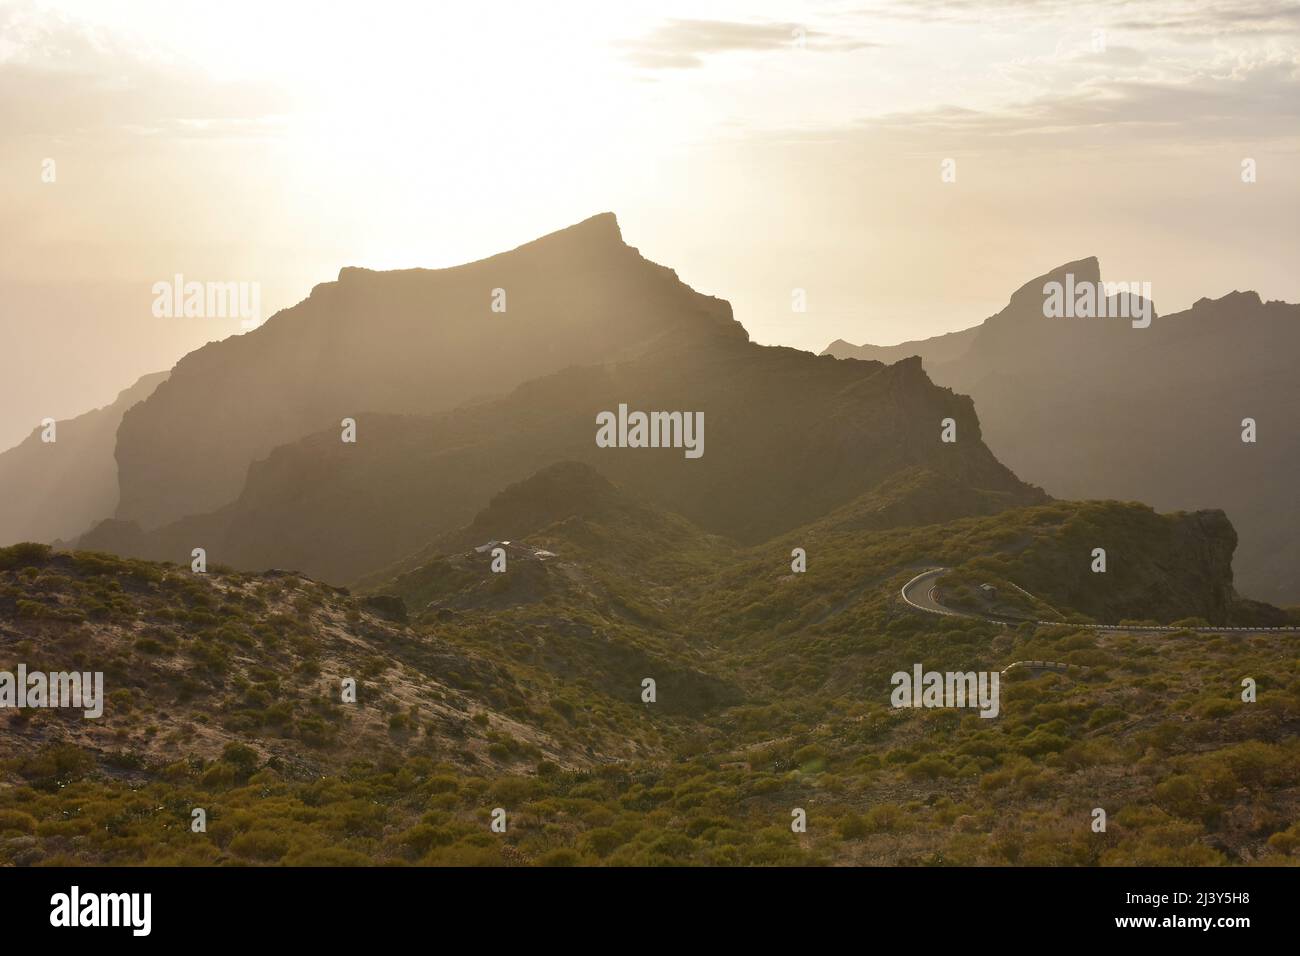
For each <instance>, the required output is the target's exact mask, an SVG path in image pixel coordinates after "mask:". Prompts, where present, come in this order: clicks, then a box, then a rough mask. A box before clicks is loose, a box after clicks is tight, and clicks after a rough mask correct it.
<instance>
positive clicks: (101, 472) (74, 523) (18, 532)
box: [0, 372, 168, 544]
mask: <svg viewBox="0 0 1300 956" xmlns="http://www.w3.org/2000/svg"><path fill="white" fill-rule="evenodd" d="M167 375H168V373H167V372H156V373H154V374H153V375H146V376H144V377H143V378H142V379H140V380H139V381H138V382H136V383H135V384H134V385H132V386H131V387H130V388H127V389H124V390H123V391H122V392H121V393H120V394H119V395H118V396H117V398H116V399H115V400H114V401H113V403H112V404H111V405H105V406H104V407H103V408H97V409H95V410H94V411H91V412H86V413H85V414H84V415H78V416H77V417H76V418H70V419H67V420H66V421H61V422H56V423H55V439H56V440H55V441H53V442H44V441H42V440H41V432H42V429H41V428H39V427H38V428H36V429H35V430H34V431H33V432H32V433H31V434H30V435H28V436H27V438H25V439H24V440H23V441H22V442H21V443H19V444H18V445H15V446H14V447H13V448H10V449H9V450H8V451H6V452H4V453H2V454H0V492H2V493H0V544H12V543H14V542H18V541H43V542H46V543H50V542H54V541H56V540H58V539H60V538H72V537H75V536H76V535H79V534H81V533H82V532H84V531H85V530H86V529H87V528H88V527H90V525H91V523H92V522H94V521H98V520H99V519H101V518H103V517H104V516H105V515H107V514H111V513H112V512H113V509H114V508H116V507H117V497H118V487H117V463H116V462H115V461H114V460H113V449H114V447H115V445H116V442H117V429H118V426H119V425H120V424H121V421H122V416H123V415H124V414H125V413H126V411H127V410H128V409H129V408H131V407H132V406H133V405H135V404H136V403H137V402H140V401H143V400H145V399H146V398H148V397H149V395H150V394H152V392H153V391H154V389H156V388H157V387H158V385H159V383H161V382H163V381H165V380H166V378H167Z"/></svg>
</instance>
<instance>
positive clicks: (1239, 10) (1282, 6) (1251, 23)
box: [856, 0, 1300, 37]
mask: <svg viewBox="0 0 1300 956" xmlns="http://www.w3.org/2000/svg"><path fill="white" fill-rule="evenodd" d="M856 12H857V15H858V16H861V17H865V18H872V19H875V18H885V19H891V20H912V21H919V22H923V23H935V22H947V23H996V22H1004V23H1005V22H1007V21H1008V20H1021V21H1040V22H1041V21H1049V20H1057V21H1064V22H1087V23H1091V24H1092V25H1093V26H1095V27H1106V28H1107V29H1117V30H1134V31H1150V32H1159V33H1162V34H1165V35H1167V36H1173V35H1184V36H1189V37H1190V36H1196V37H1213V36H1224V35H1229V34H1243V35H1256V36H1270V35H1292V34H1296V33H1300V3H1296V2H1294V0H1217V2H1214V3H1206V2H1205V0H1101V2H1094V3H1081V2H1079V0H900V2H896V3H894V4H891V5H889V6H886V7H873V8H870V9H862V10H859V11H856Z"/></svg>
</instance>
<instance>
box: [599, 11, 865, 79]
mask: <svg viewBox="0 0 1300 956" xmlns="http://www.w3.org/2000/svg"><path fill="white" fill-rule="evenodd" d="M877 45H878V44H874V43H869V42H866V41H863V40H857V39H853V38H850V37H845V36H836V35H834V34H829V33H823V32H820V31H817V30H812V29H809V28H807V27H805V26H802V25H800V24H798V23H737V22H732V21H728V20H667V21H665V22H664V23H662V24H660V25H659V27H657V28H656V29H655V30H653V31H651V32H650V33H649V34H647V35H646V36H644V37H640V38H638V39H636V40H631V41H626V42H625V43H624V44H623V46H624V47H625V48H626V50H627V53H626V57H627V59H628V60H629V61H631V62H632V63H634V64H635V65H637V66H639V67H643V68H645V69H651V70H672V69H691V68H694V67H699V66H703V65H704V58H705V57H706V56H709V55H711V54H717V53H731V52H737V51H748V52H762V51H767V50H780V49H793V48H799V47H802V48H804V49H812V50H827V51H841V52H847V51H851V50H860V49H865V48H867V47H872V46H877Z"/></svg>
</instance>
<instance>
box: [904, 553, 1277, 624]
mask: <svg viewBox="0 0 1300 956" xmlns="http://www.w3.org/2000/svg"><path fill="white" fill-rule="evenodd" d="M951 570H952V569H951V568H928V569H926V570H925V571H922V572H921V573H920V574H918V575H917V576H916V577H914V578H912V580H910V581H908V582H907V583H906V584H904V585H903V589H902V591H900V592H899V594H900V595H901V596H902V598H903V600H904V601H905V602H906V603H907V604H909V605H910V606H912V607H914V608H916V609H917V610H918V611H925V612H926V613H927V614H942V615H944V616H945V617H965V618H971V619H973V620H977V621H989V622H991V623H993V624H1002V625H1004V626H1006V627H1015V626H1016V625H1017V624H1025V623H1032V624H1064V623H1066V622H1063V621H1029V622H1026V621H1004V620H1002V619H1001V618H996V617H989V616H987V615H983V614H971V613H969V612H965V611H954V610H952V609H951V608H946V607H944V606H943V605H942V604H940V603H939V601H938V599H937V598H936V597H935V588H936V586H937V582H938V579H939V577H940V576H942V575H944V574H947V573H948V572H949V571H951ZM1013 587H1015V588H1016V590H1018V591H1020V592H1022V593H1023V594H1025V595H1027V596H1029V597H1033V595H1032V594H1029V592H1028V591H1025V589H1024V588H1022V587H1020V585H1018V584H1014V583H1013ZM1068 626H1070V627H1080V628H1087V629H1089V630H1094V631H1196V632H1198V633H1202V634H1226V633H1240V632H1248V633H1264V632H1267V631H1300V627H1290V626H1288V627H1212V626H1207V627H1178V626H1175V625H1173V624H1069V625H1068Z"/></svg>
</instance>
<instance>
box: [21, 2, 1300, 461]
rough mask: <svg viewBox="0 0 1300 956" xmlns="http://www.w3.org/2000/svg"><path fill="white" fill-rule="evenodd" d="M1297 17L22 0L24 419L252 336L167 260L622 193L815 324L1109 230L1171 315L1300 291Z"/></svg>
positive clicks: (957, 287)
mask: <svg viewBox="0 0 1300 956" xmlns="http://www.w3.org/2000/svg"><path fill="white" fill-rule="evenodd" d="M1298 36H1300V4H1297V3H1294V2H1281V0H1202V2H1189V0H1156V2H1147V0H1133V2H1123V3H1118V2H1116V3H1108V2H1106V3H1088V2H1074V0H1062V2H1055V0H1043V2H1028V0H991V2H979V0H942V2H940V0H935V2H929V0H909V2H906V3H903V2H898V3H895V2H879V3H850V2H833V3H788V2H747V3H720V2H719V3H713V2H707V0H691V2H689V3H674V2H671V0H668V2H664V0H659V2H654V3H639V2H620V3H609V2H592V3H576V2H575V3H567V2H563V0H555V2H551V3H547V4H536V3H527V2H522V0H520V2H515V3H492V2H475V3H472V4H456V5H449V4H436V5H435V4H423V3H395V2H393V3H390V2H384V0H367V2H365V3H330V4H326V3H292V2H284V3H274V4H272V3H266V2H265V0H257V2H244V0H223V2H220V3H216V2H212V3H196V2H187V0H165V2H162V0H132V2H119V0H49V2H38V0H9V2H6V0H0V224H2V228H0V448H4V447H9V446H10V445H12V444H14V443H16V442H17V441H19V440H21V439H22V438H23V437H24V436H25V435H27V434H29V433H30V432H31V431H32V430H33V429H34V428H36V427H37V425H38V424H39V422H40V420H41V419H42V418H45V417H47V416H48V417H52V418H56V419H61V418H66V417H71V416H73V415H77V414H80V413H81V412H84V411H87V410H89V409H91V408H94V407H97V406H100V405H104V404H106V403H108V402H110V401H112V400H113V398H114V397H115V396H116V394H117V392H118V391H120V390H121V389H123V388H126V387H127V386H129V385H130V384H131V383H132V382H134V381H135V380H136V379H137V378H139V377H140V376H141V375H144V374H147V373H150V372H154V371H157V370H160V369H165V368H169V367H170V366H171V365H173V364H174V363H175V361H176V360H177V359H178V358H180V357H181V356H182V355H183V354H185V353H186V352H188V351H190V350H192V349H194V348H197V347H199V346H201V345H202V344H204V343H205V342H207V341H211V340H215V339H221V338H224V337H226V336H228V335H232V334H239V332H240V331H241V323H240V321H239V319H238V318H212V317H190V318H183V317H159V316H158V315H155V314H154V311H155V310H154V309H153V308H152V306H153V304H154V299H155V295H154V291H153V287H154V284H155V283H157V282H159V281H166V280H170V279H171V278H172V277H173V276H175V275H177V274H180V275H183V276H184V277H185V279H186V280H187V281H189V280H198V281H214V282H226V281H235V282H246V283H256V284H257V285H258V288H259V289H260V299H261V313H262V314H261V316H260V317H259V318H260V319H265V318H266V317H267V316H269V315H271V314H272V313H274V312H275V311H276V310H278V309H280V308H284V307H287V306H290V305H292V304H294V303H296V302H298V301H300V300H301V299H303V298H305V297H306V295H307V294H308V293H309V292H310V290H311V288H312V286H314V285H315V284H317V283H320V282H325V281H330V280H332V279H334V278H335V277H336V276H337V274H338V270H339V269H340V268H341V267H343V266H365V267H369V268H375V269H394V268H409V267H414V266H423V267H441V266H449V265H455V264H457V263H460V262H465V261H471V260H474V259H477V258H482V257H483V256H486V255H490V254H492V253H495V252H499V251H503V250H505V249H508V248H512V247H514V246H516V245H519V244H520V243H523V242H526V241H528V240H529V239H532V238H535V237H537V236H539V235H543V234H545V233H547V232H551V231H553V230H555V229H558V228H562V227H564V226H566V225H569V224H572V223H574V222H577V221H580V220H582V219H584V218H586V217H588V216H590V215H593V214H595V213H597V212H604V211H613V212H615V213H616V214H617V215H618V218H619V222H620V224H621V226H622V231H623V236H624V238H625V240H626V241H627V242H628V243H630V244H631V245H633V246H636V247H637V248H639V249H640V250H641V252H642V253H643V254H644V255H646V256H647V257H648V258H650V259H652V260H654V261H656V262H661V263H663V264H665V265H668V266H670V267H672V268H674V269H675V270H676V271H677V272H678V274H679V276H680V277H681V278H682V279H683V281H685V282H687V283H689V284H690V285H691V286H693V287H694V288H696V289H698V290H699V291H701V292H705V293H708V294H711V295H717V296H720V297H722V298H725V299H728V300H729V301H730V302H731V303H732V305H733V307H734V309H735V314H736V317H737V318H738V319H739V320H740V321H741V322H742V323H743V324H744V325H745V327H746V328H747V329H748V330H749V333H750V335H751V337H752V338H753V339H754V340H755V341H758V342H762V343H765V344H782V345H790V346H794V347H797V348H803V349H809V350H812V351H820V350H821V349H823V348H824V347H825V346H826V345H827V344H829V343H830V342H831V341H833V340H834V339H837V338H843V339H846V340H848V341H850V342H854V343H863V342H871V343H874V344H881V345H885V344H893V343H896V342H901V341H907V340H911V339H918V338H925V337H928V336H931V335H937V334H942V333H944V332H949V331H955V330H957V329H961V328H966V327H969V326H971V325H974V324H976V323H978V322H980V321H982V320H983V319H984V318H985V317H987V316H988V315H990V314H992V313H994V312H996V311H997V310H998V309H1000V308H1001V307H1002V306H1003V305H1004V304H1005V303H1006V301H1007V299H1008V297H1009V296H1010V294H1011V293H1012V292H1013V291H1015V289H1017V288H1018V287H1019V286H1020V285H1022V284H1023V283H1024V282H1026V281H1027V280H1029V279H1031V278H1033V277H1034V276H1037V275H1040V274H1042V273H1043V272H1046V271H1048V270H1049V269H1051V268H1052V267H1054V266H1056V265H1059V264H1061V263H1064V262H1067V261H1072V260H1075V259H1080V258H1083V257H1086V256H1091V255H1095V256H1097V257H1098V258H1099V259H1100V260H1101V267H1102V275H1103V278H1104V279H1107V280H1113V281H1125V282H1134V281H1136V282H1150V283H1151V287H1152V295H1153V298H1154V300H1155V302H1156V307H1157V309H1158V310H1159V311H1160V312H1163V313H1167V312H1173V311H1177V310H1179V309H1183V308H1186V307H1188V306H1190V305H1191V304H1192V303H1193V302H1194V301H1195V300H1196V299H1198V298H1201V297H1202V296H1209V297H1218V296H1221V295H1224V294H1226V293H1228V292H1230V291H1232V290H1234V289H1254V290H1256V291H1258V292H1259V293H1260V294H1261V295H1262V296H1263V297H1264V298H1266V299H1285V300H1287V301H1291V302H1295V301H1300V269H1297V253H1298V252H1300V238H1298V233H1297V223H1298V222H1300V53H1298V52H1297V44H1296V41H1297V38H1298ZM1246 161H1251V163H1252V164H1253V168H1254V170H1255V176H1254V181H1253V182H1243V178H1242V168H1243V166H1242V164H1243V162H1246ZM945 170H948V171H949V175H948V176H947V177H945V175H944V172H945ZM796 289H798V290H803V300H804V301H805V303H806V310H805V311H796V310H795V309H794V308H792V303H793V302H794V301H795V294H794V291H795V290H796ZM223 398H225V399H226V400H229V397H223V396H214V397H213V400H214V401H221V400H223Z"/></svg>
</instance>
